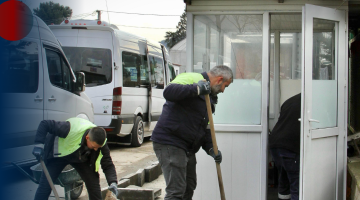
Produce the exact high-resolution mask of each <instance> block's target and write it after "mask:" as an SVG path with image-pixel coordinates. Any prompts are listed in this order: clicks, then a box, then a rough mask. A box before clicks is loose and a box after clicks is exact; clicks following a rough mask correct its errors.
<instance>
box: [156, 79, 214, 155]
mask: <svg viewBox="0 0 360 200" xmlns="http://www.w3.org/2000/svg"><path fill="white" fill-rule="evenodd" d="M184 75H186V74H182V76H184ZM201 75H202V76H203V77H204V79H206V80H207V81H209V77H208V75H207V73H206V72H203V73H201ZM175 80H176V78H175ZM175 80H174V81H175ZM197 94H198V91H197V82H196V83H188V84H187V85H182V84H176V83H170V84H169V85H168V86H167V87H166V88H165V90H164V98H165V99H166V102H165V104H164V106H163V110H162V113H161V116H160V118H159V120H158V122H157V124H156V126H155V129H154V131H153V133H152V136H151V139H152V140H153V141H154V142H157V143H160V144H167V145H173V146H176V147H179V148H182V149H184V150H185V151H186V153H187V154H188V155H189V154H195V153H196V152H198V151H199V149H200V147H202V148H203V149H204V150H205V151H206V152H207V153H208V152H209V149H210V148H212V140H211V134H210V129H207V125H208V122H209V118H208V115H207V109H206V102H205V97H204V96H203V95H201V96H198V95H197ZM210 101H211V107H212V111H213V112H215V107H214V103H216V101H217V96H212V95H210Z"/></svg>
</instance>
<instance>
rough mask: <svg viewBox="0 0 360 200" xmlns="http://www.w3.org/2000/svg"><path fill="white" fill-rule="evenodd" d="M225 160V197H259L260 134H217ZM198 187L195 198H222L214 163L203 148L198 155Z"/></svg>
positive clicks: (209, 199) (222, 168) (223, 166)
mask: <svg viewBox="0 0 360 200" xmlns="http://www.w3.org/2000/svg"><path fill="white" fill-rule="evenodd" d="M216 140H217V143H218V147H219V150H220V151H221V152H222V155H223V161H222V163H221V172H222V177H223V182H224V189H225V195H226V199H237V198H238V197H239V196H242V197H244V199H254V200H256V199H260V163H261V162H260V158H261V152H260V151H261V148H260V145H261V138H260V133H219V132H217V133H216ZM196 158H197V178H198V186H197V188H196V190H195V194H194V199H196V200H201V199H203V200H205V199H206V200H212V199H220V190H219V184H218V178H217V172H216V166H215V162H214V160H213V158H212V157H210V156H209V155H207V154H206V153H205V152H204V151H203V150H200V151H199V152H198V153H197V154H196Z"/></svg>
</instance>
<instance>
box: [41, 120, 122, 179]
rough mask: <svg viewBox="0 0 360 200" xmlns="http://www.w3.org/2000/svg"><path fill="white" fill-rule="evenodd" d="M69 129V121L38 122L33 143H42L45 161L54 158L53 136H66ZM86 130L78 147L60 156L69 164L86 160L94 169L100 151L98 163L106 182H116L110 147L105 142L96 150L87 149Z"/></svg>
mask: <svg viewBox="0 0 360 200" xmlns="http://www.w3.org/2000/svg"><path fill="white" fill-rule="evenodd" d="M69 131H70V123H69V122H68V121H54V120H43V121H41V122H40V125H39V127H38V130H37V133H36V137H35V144H44V158H45V162H47V160H48V159H51V158H54V140H55V137H56V136H58V137H61V138H66V136H67V135H68V134H69ZM88 132H89V130H87V131H85V133H83V134H84V136H83V138H82V141H81V144H79V145H80V148H79V149H78V150H76V151H75V152H73V153H71V154H70V155H67V156H64V157H61V158H65V159H66V160H68V161H69V163H70V164H71V163H82V162H87V163H88V164H89V165H90V167H91V168H92V169H93V170H94V171H95V162H96V159H97V158H98V156H99V154H100V151H101V153H102V154H103V157H102V159H101V162H100V164H101V168H102V170H103V172H104V174H105V176H106V180H107V182H108V184H109V185H110V184H111V183H113V182H117V176H116V170H115V166H114V164H113V162H112V160H111V157H110V149H109V147H108V145H107V143H106V144H105V145H104V146H103V147H101V148H99V149H98V150H97V151H95V150H89V149H87V146H86V139H85V136H86V135H87V133H88ZM48 133H49V134H48ZM84 154H88V156H84ZM81 155H82V156H81Z"/></svg>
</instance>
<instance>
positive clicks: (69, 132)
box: [33, 118, 118, 200]
mask: <svg viewBox="0 0 360 200" xmlns="http://www.w3.org/2000/svg"><path fill="white" fill-rule="evenodd" d="M48 133H49V134H48ZM35 144H37V145H36V146H35V147H34V150H33V154H34V156H35V157H36V158H37V159H38V160H40V159H42V160H44V161H45V163H46V167H47V169H48V171H49V174H50V176H51V178H52V180H56V179H57V177H58V176H59V174H60V173H61V172H62V170H63V169H64V168H65V166H66V165H68V164H71V165H72V166H73V167H74V168H75V169H76V171H77V172H78V173H79V175H80V176H81V178H82V180H83V181H84V182H85V185H86V188H87V191H88V194H89V199H90V200H101V199H102V197H101V188H100V180H99V173H98V171H99V168H100V165H101V168H102V170H103V172H104V173H105V176H106V180H107V182H108V184H109V190H111V191H112V192H113V193H114V194H115V195H116V196H117V195H118V191H117V176H116V171H115V166H114V164H113V162H112V160H111V157H110V149H109V147H108V145H107V143H106V131H105V130H104V129H103V128H101V127H97V126H96V125H95V124H93V123H91V122H90V121H88V120H85V119H81V118H70V119H68V120H66V121H54V120H43V121H41V123H40V125H39V127H38V130H37V133H36V137H35ZM50 193H51V187H50V185H49V183H48V181H47V179H46V176H45V174H44V172H43V173H42V175H41V178H40V181H39V187H38V189H37V191H36V194H35V200H45V199H48V198H49V195H50Z"/></svg>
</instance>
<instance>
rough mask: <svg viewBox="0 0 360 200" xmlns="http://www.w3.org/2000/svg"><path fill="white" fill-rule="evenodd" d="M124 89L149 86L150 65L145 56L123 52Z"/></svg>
mask: <svg viewBox="0 0 360 200" xmlns="http://www.w3.org/2000/svg"><path fill="white" fill-rule="evenodd" d="M122 62H123V63H122V64H123V87H140V85H149V75H148V70H147V69H148V64H147V58H146V56H145V55H140V54H136V53H130V52H126V51H123V52H122Z"/></svg>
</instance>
